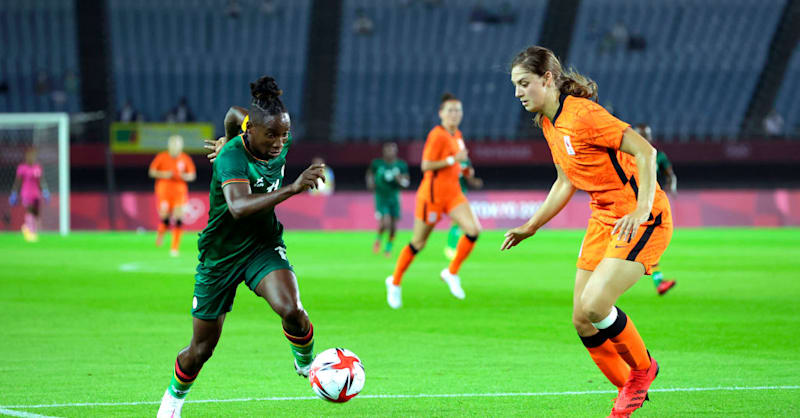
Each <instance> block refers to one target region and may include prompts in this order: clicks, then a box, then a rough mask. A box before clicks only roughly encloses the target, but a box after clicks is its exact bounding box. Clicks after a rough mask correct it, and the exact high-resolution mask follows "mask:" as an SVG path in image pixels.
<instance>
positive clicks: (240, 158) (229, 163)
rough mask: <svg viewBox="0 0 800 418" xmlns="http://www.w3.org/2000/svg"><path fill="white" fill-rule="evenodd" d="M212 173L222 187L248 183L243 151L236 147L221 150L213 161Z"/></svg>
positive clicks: (245, 159)
mask: <svg viewBox="0 0 800 418" xmlns="http://www.w3.org/2000/svg"><path fill="white" fill-rule="evenodd" d="M214 173H215V174H216V175H217V178H218V179H219V182H220V184H221V185H222V187H225V185H226V184H230V183H250V180H248V179H247V156H246V155H245V154H244V150H243V149H241V148H238V147H229V148H227V149H225V148H223V149H222V152H220V154H219V156H217V159H216V161H214Z"/></svg>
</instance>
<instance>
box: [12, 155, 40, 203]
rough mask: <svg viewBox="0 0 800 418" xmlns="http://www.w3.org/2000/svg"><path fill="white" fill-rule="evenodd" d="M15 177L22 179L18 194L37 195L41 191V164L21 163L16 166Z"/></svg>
mask: <svg viewBox="0 0 800 418" xmlns="http://www.w3.org/2000/svg"><path fill="white" fill-rule="evenodd" d="M17 178H19V179H20V180H21V181H22V185H21V186H20V193H19V194H20V196H25V197H38V196H39V195H40V192H41V188H40V184H41V180H42V166H40V165H39V164H33V165H31V164H26V163H22V164H20V165H19V166H17Z"/></svg>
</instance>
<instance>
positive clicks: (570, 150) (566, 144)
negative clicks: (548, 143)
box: [564, 135, 575, 155]
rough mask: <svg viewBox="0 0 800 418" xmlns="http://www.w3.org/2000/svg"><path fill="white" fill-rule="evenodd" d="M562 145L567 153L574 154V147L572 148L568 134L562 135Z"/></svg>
mask: <svg viewBox="0 0 800 418" xmlns="http://www.w3.org/2000/svg"><path fill="white" fill-rule="evenodd" d="M564 147H566V148H567V154H569V155H575V149H574V148H572V142H571V141H570V140H569V135H564Z"/></svg>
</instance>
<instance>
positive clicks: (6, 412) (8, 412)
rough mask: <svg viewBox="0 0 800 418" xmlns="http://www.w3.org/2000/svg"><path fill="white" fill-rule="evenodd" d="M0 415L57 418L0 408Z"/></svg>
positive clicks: (26, 417)
mask: <svg viewBox="0 0 800 418" xmlns="http://www.w3.org/2000/svg"><path fill="white" fill-rule="evenodd" d="M0 415H8V416H12V417H25V418H55V417H51V416H48V415H39V414H32V413H30V412H22V411H12V410H10V409H5V408H0Z"/></svg>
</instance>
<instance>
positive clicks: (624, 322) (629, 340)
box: [594, 306, 650, 370]
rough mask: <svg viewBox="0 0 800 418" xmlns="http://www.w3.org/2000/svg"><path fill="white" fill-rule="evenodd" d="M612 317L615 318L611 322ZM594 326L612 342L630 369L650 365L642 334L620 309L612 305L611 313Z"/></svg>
mask: <svg viewBox="0 0 800 418" xmlns="http://www.w3.org/2000/svg"><path fill="white" fill-rule="evenodd" d="M613 317H616V318H615V319H613V322H612V318H613ZM609 322H611V324H610V325H608V324H607V323H609ZM598 325H600V326H598ZM603 325H605V326H603ZM594 326H595V327H597V328H598V329H600V330H601V331H600V332H602V333H604V334H605V336H606V337H607V338H608V339H609V340H611V341H612V342H613V343H614V348H615V349H616V350H617V352H618V353H619V355H620V357H622V359H623V360H625V362H626V363H628V365H629V366H631V369H633V370H646V369H648V368H649V367H650V355H649V354H647V348H646V347H645V345H644V341H643V340H642V336H641V335H639V331H637V330H636V326H635V325H633V320H631V319H630V318H628V316H627V315H625V312H622V309H619V308H617V307H616V306H615V307H613V308H612V310H611V314H609V316H608V317H607V318H606V319H604V320H603V321H601V322H599V323H595V324H594Z"/></svg>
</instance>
